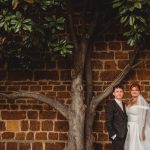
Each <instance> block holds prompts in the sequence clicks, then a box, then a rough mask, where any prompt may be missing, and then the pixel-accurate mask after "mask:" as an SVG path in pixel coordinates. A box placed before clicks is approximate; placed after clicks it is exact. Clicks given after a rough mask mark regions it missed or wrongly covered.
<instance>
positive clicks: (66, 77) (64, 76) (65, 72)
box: [60, 70, 71, 81]
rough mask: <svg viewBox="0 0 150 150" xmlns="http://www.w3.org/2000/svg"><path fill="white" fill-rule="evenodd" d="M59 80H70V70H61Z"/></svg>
mask: <svg viewBox="0 0 150 150" xmlns="http://www.w3.org/2000/svg"><path fill="white" fill-rule="evenodd" d="M60 80H61V81H63V80H65V81H66V80H71V72H70V70H63V71H61V72H60Z"/></svg>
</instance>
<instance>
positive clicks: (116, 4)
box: [112, 2, 122, 8]
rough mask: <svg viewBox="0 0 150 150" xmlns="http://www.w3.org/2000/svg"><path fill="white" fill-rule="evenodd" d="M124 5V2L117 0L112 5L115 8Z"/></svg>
mask: <svg viewBox="0 0 150 150" xmlns="http://www.w3.org/2000/svg"><path fill="white" fill-rule="evenodd" d="M121 5H122V2H117V3H114V4H113V5H112V7H113V8H117V7H120V6H121Z"/></svg>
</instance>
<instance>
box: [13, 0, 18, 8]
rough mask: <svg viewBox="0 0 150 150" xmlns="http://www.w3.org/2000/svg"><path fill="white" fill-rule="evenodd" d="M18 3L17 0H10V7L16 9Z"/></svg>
mask: <svg viewBox="0 0 150 150" xmlns="http://www.w3.org/2000/svg"><path fill="white" fill-rule="evenodd" d="M18 4H19V0H12V7H13V9H16V8H17V6H18Z"/></svg>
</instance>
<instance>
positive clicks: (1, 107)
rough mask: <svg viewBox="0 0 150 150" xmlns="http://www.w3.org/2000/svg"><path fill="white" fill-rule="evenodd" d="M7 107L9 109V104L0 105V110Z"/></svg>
mask: <svg viewBox="0 0 150 150" xmlns="http://www.w3.org/2000/svg"><path fill="white" fill-rule="evenodd" d="M2 109H7V110H9V105H0V110H2Z"/></svg>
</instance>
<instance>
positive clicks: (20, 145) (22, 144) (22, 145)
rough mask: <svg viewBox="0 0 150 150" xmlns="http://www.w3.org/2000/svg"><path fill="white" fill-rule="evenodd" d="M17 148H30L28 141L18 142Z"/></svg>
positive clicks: (25, 149)
mask: <svg viewBox="0 0 150 150" xmlns="http://www.w3.org/2000/svg"><path fill="white" fill-rule="evenodd" d="M19 150H31V146H30V144H29V143H19Z"/></svg>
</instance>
